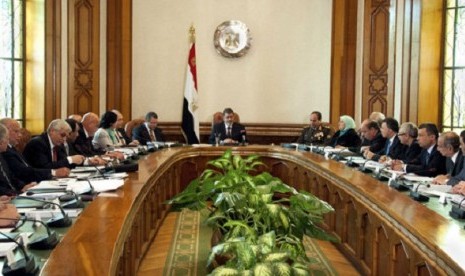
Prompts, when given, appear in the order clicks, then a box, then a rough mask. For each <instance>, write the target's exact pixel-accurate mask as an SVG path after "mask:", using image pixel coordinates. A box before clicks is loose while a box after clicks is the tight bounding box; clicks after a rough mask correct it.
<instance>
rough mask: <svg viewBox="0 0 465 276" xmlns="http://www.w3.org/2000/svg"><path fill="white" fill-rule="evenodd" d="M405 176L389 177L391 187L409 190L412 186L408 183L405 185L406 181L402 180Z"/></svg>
mask: <svg viewBox="0 0 465 276" xmlns="http://www.w3.org/2000/svg"><path fill="white" fill-rule="evenodd" d="M402 179H403V176H402V175H399V176H397V177H394V178H390V179H389V187H392V188H394V189H396V190H398V191H401V192H403V191H408V190H409V189H410V188H409V187H408V186H407V185H404V181H402Z"/></svg>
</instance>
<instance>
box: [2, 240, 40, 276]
mask: <svg viewBox="0 0 465 276" xmlns="http://www.w3.org/2000/svg"><path fill="white" fill-rule="evenodd" d="M0 234H1V235H3V236H4V237H6V238H7V239H8V240H9V241H11V242H14V243H15V244H16V245H17V246H18V248H19V250H20V251H21V253H22V254H23V256H24V258H23V259H20V260H18V261H17V262H15V263H13V264H11V265H8V262H7V261H5V262H4V263H3V268H2V274H3V275H5V276H14V275H24V276H29V275H38V274H39V266H37V265H36V261H35V259H34V257H32V256H29V255H28V254H27V252H26V249H24V246H23V245H22V244H21V243H19V242H17V241H16V240H14V239H12V238H10V237H9V236H8V235H6V234H5V233H3V232H0Z"/></svg>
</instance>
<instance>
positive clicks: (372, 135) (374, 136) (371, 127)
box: [350, 119, 386, 153]
mask: <svg viewBox="0 0 465 276" xmlns="http://www.w3.org/2000/svg"><path fill="white" fill-rule="evenodd" d="M360 134H361V135H362V137H363V141H364V144H363V145H362V147H361V148H356V149H350V150H352V151H354V152H357V153H358V152H365V151H366V150H368V151H371V152H379V151H381V150H382V149H383V148H384V146H385V144H386V138H384V137H383V135H381V131H380V129H379V125H378V123H377V122H376V121H373V120H370V119H366V120H364V121H363V122H362V125H361V127H360ZM357 149H358V150H357Z"/></svg>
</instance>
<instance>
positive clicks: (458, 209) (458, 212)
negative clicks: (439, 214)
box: [449, 197, 465, 219]
mask: <svg viewBox="0 0 465 276" xmlns="http://www.w3.org/2000/svg"><path fill="white" fill-rule="evenodd" d="M464 201H465V197H464V198H463V199H462V200H460V202H459V204H458V206H454V205H452V209H451V210H450V211H449V216H451V217H453V218H455V219H465V210H464V209H462V203H463V202H464Z"/></svg>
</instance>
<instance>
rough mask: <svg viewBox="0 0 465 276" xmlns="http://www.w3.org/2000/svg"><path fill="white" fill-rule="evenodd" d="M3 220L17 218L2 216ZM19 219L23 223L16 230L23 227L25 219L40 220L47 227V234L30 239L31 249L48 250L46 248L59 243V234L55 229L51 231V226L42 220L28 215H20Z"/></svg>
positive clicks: (29, 246) (51, 247)
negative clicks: (27, 216)
mask: <svg viewBox="0 0 465 276" xmlns="http://www.w3.org/2000/svg"><path fill="white" fill-rule="evenodd" d="M0 219H3V220H12V221H16V219H12V218H0ZM19 220H20V221H21V222H22V223H21V225H19V226H16V227H15V230H16V229H18V228H21V226H23V225H24V222H25V221H31V222H38V223H40V224H42V225H43V226H44V227H45V229H46V230H47V235H46V236H43V235H41V236H38V237H37V238H35V239H33V240H31V241H29V243H28V245H27V247H28V248H30V249H38V250H46V249H53V248H55V246H56V245H57V244H58V242H59V240H58V236H57V233H56V232H55V231H51V230H50V228H49V227H48V226H47V225H46V224H45V223H44V222H43V221H41V220H36V219H30V218H26V217H20V218H19Z"/></svg>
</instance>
